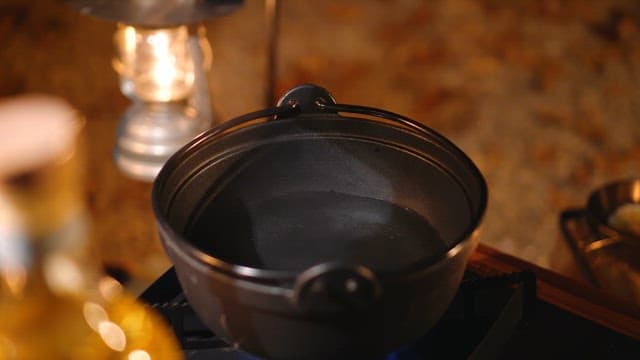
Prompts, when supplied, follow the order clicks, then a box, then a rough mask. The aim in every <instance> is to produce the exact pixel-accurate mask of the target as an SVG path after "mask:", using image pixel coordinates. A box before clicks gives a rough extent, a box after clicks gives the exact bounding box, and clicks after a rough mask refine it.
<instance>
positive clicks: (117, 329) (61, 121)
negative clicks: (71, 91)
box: [0, 96, 182, 360]
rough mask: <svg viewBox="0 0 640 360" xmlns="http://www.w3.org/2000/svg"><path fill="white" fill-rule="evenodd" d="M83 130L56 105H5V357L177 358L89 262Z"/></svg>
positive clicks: (1, 174) (1, 142)
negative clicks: (82, 142)
mask: <svg viewBox="0 0 640 360" xmlns="http://www.w3.org/2000/svg"><path fill="white" fill-rule="evenodd" d="M81 127H82V121H80V120H78V116H77V114H76V113H75V112H74V111H73V109H72V108H71V107H69V106H68V105H67V104H66V103H64V102H63V101H61V100H58V99H55V98H51V97H43V96H40V97H19V98H14V99H10V100H4V101H0V359H38V360H40V359H92V360H94V359H95V360H101V359H126V360H150V359H171V360H173V359H180V358H182V354H181V352H180V350H179V347H178V345H177V342H176V339H175V337H174V335H173V334H172V332H171V331H170V330H169V328H168V327H167V325H166V323H165V322H164V321H163V320H162V319H161V318H160V317H159V316H158V315H156V314H155V313H154V312H152V311H151V309H149V308H147V307H146V306H144V305H143V304H141V303H139V302H138V301H137V300H136V299H135V298H133V297H131V296H130V295H128V294H126V293H125V292H123V291H122V287H121V286H120V284H119V283H118V282H117V281H115V280H114V279H112V278H109V277H105V276H102V275H101V273H100V271H98V270H97V267H96V264H95V261H93V262H92V261H91V258H90V256H88V253H87V251H86V249H87V246H86V240H87V234H88V232H87V231H86V230H87V225H88V221H87V214H86V211H85V206H84V193H83V176H82V170H83V161H82V156H83V152H82V151H79V149H80V147H79V146H80V143H81V140H82V137H81V136H80V129H81Z"/></svg>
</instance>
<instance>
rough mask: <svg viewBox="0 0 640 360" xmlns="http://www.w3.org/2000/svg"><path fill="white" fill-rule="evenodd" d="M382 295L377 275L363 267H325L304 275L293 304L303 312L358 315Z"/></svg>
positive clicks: (294, 291) (295, 286)
mask: <svg viewBox="0 0 640 360" xmlns="http://www.w3.org/2000/svg"><path fill="white" fill-rule="evenodd" d="M381 293H382V287H381V286H380V283H379V282H378V279H377V277H376V276H375V274H374V273H373V272H372V271H371V270H370V269H368V268H367V267H364V266H361V265H345V264H340V263H323V264H319V265H315V266H312V267H311V268H309V269H307V270H305V271H304V272H303V273H302V274H300V275H299V276H298V277H297V279H296V282H295V285H294V288H293V301H294V303H295V305H296V307H298V309H300V310H302V311H337V310H346V311H358V310H362V309H364V308H366V307H368V306H369V305H370V304H372V303H373V302H374V301H375V300H376V299H378V298H379V296H380V294H381Z"/></svg>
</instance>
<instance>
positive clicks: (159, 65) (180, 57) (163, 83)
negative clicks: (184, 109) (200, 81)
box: [114, 25, 195, 102]
mask: <svg viewBox="0 0 640 360" xmlns="http://www.w3.org/2000/svg"><path fill="white" fill-rule="evenodd" d="M115 43H116V46H117V48H118V52H119V58H118V60H117V61H116V62H114V67H115V69H116V71H118V73H119V74H120V76H121V77H123V78H124V79H123V80H122V81H123V82H124V83H127V82H131V83H132V91H133V92H134V93H135V96H136V97H138V98H140V99H142V100H145V101H163V102H164V101H174V100H180V99H184V98H186V97H187V96H189V94H190V92H191V90H192V87H193V82H194V76H195V74H194V64H193V58H192V54H191V50H190V44H189V30H188V28H187V27H186V26H178V27H174V28H160V29H139V28H135V27H133V26H129V25H120V26H119V27H118V31H117V32H116V35H115Z"/></svg>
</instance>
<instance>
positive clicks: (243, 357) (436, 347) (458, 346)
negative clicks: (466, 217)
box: [141, 268, 640, 360]
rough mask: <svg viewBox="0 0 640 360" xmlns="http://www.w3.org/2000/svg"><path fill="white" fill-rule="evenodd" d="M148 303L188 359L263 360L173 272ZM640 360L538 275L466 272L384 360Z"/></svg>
mask: <svg viewBox="0 0 640 360" xmlns="http://www.w3.org/2000/svg"><path fill="white" fill-rule="evenodd" d="M141 299H142V300H143V301H145V302H146V303H148V304H149V305H150V306H152V307H153V308H155V309H156V310H157V311H158V312H160V313H161V314H162V315H163V316H164V317H165V318H166V320H167V321H168V322H169V324H170V325H171V327H172V328H173V330H174V332H175V334H176V336H177V338H178V339H179V341H180V343H181V346H182V349H183V351H184V354H185V358H186V359H188V360H200V359H221V360H232V359H233V360H258V359H259V358H257V357H254V356H252V355H250V354H248V353H246V352H243V351H242V350H240V349H236V348H233V347H230V346H229V345H228V344H227V343H225V341H224V340H223V339H221V338H220V337H218V336H216V335H215V334H214V333H212V332H211V331H210V330H208V329H207V327H206V326H205V325H203V323H202V322H201V321H200V320H199V319H198V316H197V315H196V314H195V313H194V312H193V310H192V309H191V307H190V306H189V303H188V301H187V300H186V299H185V297H184V295H183V294H182V290H181V288H180V284H179V283H178V279H177V277H176V274H175V271H174V270H173V269H170V270H168V271H167V272H166V273H165V274H164V275H162V276H161V277H160V278H159V279H158V280H156V281H155V282H154V283H153V284H152V285H151V286H150V287H149V288H148V289H147V290H146V291H145V292H144V293H143V294H142V295H141ZM560 356H562V357H564V356H567V357H571V358H578V357H584V358H616V359H621V358H637V356H640V344H639V343H638V342H636V341H635V340H633V339H631V338H628V337H626V336H624V335H622V334H619V333H616V332H614V331H612V330H610V329H608V328H605V327H603V326H600V325H598V324H596V323H593V322H591V321H589V320H587V319H584V318H581V317H578V316H576V315H574V314H572V313H570V312H567V311H564V310H562V309H559V308H557V307H555V306H553V305H551V304H548V303H546V302H544V301H541V300H540V299H538V298H537V296H536V280H535V276H534V275H533V273H532V272H529V271H522V272H515V273H510V274H501V275H487V274H483V271H482V269H478V268H467V270H466V272H465V277H464V280H463V281H462V284H461V286H460V289H459V290H458V293H457V295H456V298H455V299H454V301H453V302H452V303H451V305H450V307H449V309H448V310H447V312H446V313H445V315H444V316H443V317H442V318H441V320H440V321H439V322H438V323H437V324H436V325H435V326H434V327H433V328H432V329H431V330H430V331H429V332H428V333H427V334H425V335H424V336H423V337H422V338H420V339H419V340H418V341H416V342H415V343H413V344H408V345H407V346H406V347H404V348H402V349H398V350H397V351H394V352H392V353H390V354H388V355H387V356H386V359H385V360H421V359H496V358H504V359H511V358H519V359H523V358H524V359H539V358H557V357H560Z"/></svg>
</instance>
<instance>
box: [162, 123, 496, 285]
mask: <svg viewBox="0 0 640 360" xmlns="http://www.w3.org/2000/svg"><path fill="white" fill-rule="evenodd" d="M301 118H303V117H302V116H301ZM341 118H343V119H344V118H345V117H341ZM346 119H351V120H358V121H366V122H370V123H374V124H377V125H378V126H388V127H391V128H393V129H394V130H396V131H402V132H405V133H407V134H409V135H411V136H417V137H419V138H423V139H424V138H425V135H426V136H429V137H431V140H435V141H436V143H437V144H438V145H440V146H442V145H444V146H445V147H446V148H447V151H449V152H450V153H452V155H455V157H456V159H457V160H459V161H461V162H462V163H463V164H464V165H465V167H466V168H467V170H469V171H470V172H471V173H472V174H473V176H474V178H475V179H476V180H477V181H478V185H479V187H480V194H479V195H480V196H479V202H478V213H477V214H472V215H475V217H473V218H472V221H471V222H470V224H469V225H468V226H467V228H466V229H465V230H464V231H463V232H462V233H461V234H460V236H459V237H458V238H457V239H456V240H455V241H454V242H453V244H452V245H450V247H449V249H448V250H447V251H446V252H443V253H441V254H440V255H438V256H432V257H428V258H425V259H423V260H420V261H417V262H415V263H412V264H409V265H407V266H404V267H401V268H399V269H393V270H373V271H374V272H375V275H376V276H377V277H378V278H388V277H394V276H401V277H402V276H406V274H407V273H413V272H417V271H420V270H424V269H427V268H430V267H432V266H436V265H437V264H439V263H441V262H443V261H445V260H447V259H449V258H453V257H455V256H456V255H457V254H458V253H459V252H460V251H461V250H462V248H463V247H464V246H465V245H466V243H468V242H470V241H471V240H472V238H473V237H474V236H476V233H477V231H478V229H479V227H480V224H481V222H482V219H483V217H484V214H485V212H486V209H487V198H488V188H487V183H486V180H485V179H484V176H483V175H482V173H481V172H480V170H479V169H478V168H477V166H476V165H475V163H473V161H472V160H471V159H470V158H469V157H468V156H467V155H466V154H465V153H464V152H463V151H462V150H461V149H460V148H458V147H457V146H456V145H455V144H453V143H452V142H451V141H450V140H449V139H447V138H446V137H444V136H443V135H441V134H439V133H438V132H436V131H435V130H433V129H431V128H429V127H427V126H425V125H423V124H422V123H418V122H415V124H413V125H414V126H418V127H419V128H420V129H421V130H422V131H423V132H422V133H420V132H418V131H417V130H414V129H411V128H406V127H402V126H398V125H396V124H389V123H384V122H381V121H375V120H372V119H369V118H357V117H347V118H346ZM286 120H289V119H286ZM232 121H233V119H232V120H229V121H228V122H232ZM276 121H282V120H276ZM223 124H224V123H223ZM263 124H264V123H255V124H250V125H246V126H242V127H239V128H238V127H235V128H232V130H229V131H222V132H219V131H218V127H221V125H219V126H217V127H213V128H211V129H209V130H207V131H205V132H203V133H201V134H200V135H198V136H197V137H196V138H194V139H193V140H192V141H190V142H189V143H187V144H186V145H184V146H183V147H182V148H181V149H179V150H178V151H177V152H175V153H174V154H173V155H172V156H171V157H170V158H169V159H168V160H167V162H166V163H165V165H164V166H163V167H162V168H161V169H160V172H159V173H158V175H157V176H156V179H155V180H154V183H153V188H152V194H151V203H152V207H153V211H154V213H155V215H156V222H157V224H158V225H159V226H160V227H161V230H162V231H164V232H165V235H166V236H161V240H162V241H166V242H172V243H175V244H174V245H177V246H172V248H173V249H174V250H176V251H181V252H182V253H183V255H186V256H187V257H188V258H189V259H191V260H195V261H197V262H198V263H200V264H201V265H204V266H206V267H207V268H208V269H210V270H212V271H215V272H217V273H221V274H224V275H227V276H231V277H234V278H240V279H243V280H247V281H255V282H261V283H282V282H292V281H295V280H296V278H297V277H298V276H299V275H300V274H301V273H303V272H304V271H305V270H306V269H303V270H274V269H261V268H255V267H251V266H246V265H238V264H233V263H229V262H226V261H224V260H222V259H219V258H217V257H215V256H213V255H210V254H208V253H206V252H204V251H202V250H200V249H199V248H198V247H196V246H194V245H193V244H191V243H190V242H189V241H188V240H187V239H186V238H185V237H184V236H183V235H182V234H179V233H178V232H176V231H175V230H174V229H173V228H172V227H171V225H170V224H169V222H168V219H167V218H166V216H165V215H164V214H163V212H162V210H161V206H160V204H159V200H158V199H159V193H160V191H161V188H162V187H163V186H164V183H165V182H166V180H167V179H168V178H169V176H170V173H171V172H172V171H173V170H174V169H175V167H176V165H177V164H179V163H180V162H181V159H182V158H183V157H186V156H189V155H190V154H192V153H193V152H196V151H198V150H199V147H200V146H199V144H200V143H202V142H205V141H206V142H207V143H210V142H215V141H217V140H218V139H220V138H221V137H223V136H228V135H230V134H234V133H239V132H243V131H249V130H251V129H253V128H255V127H258V126H260V125H263ZM245 151H246V149H245ZM161 235H162V234H161Z"/></svg>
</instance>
